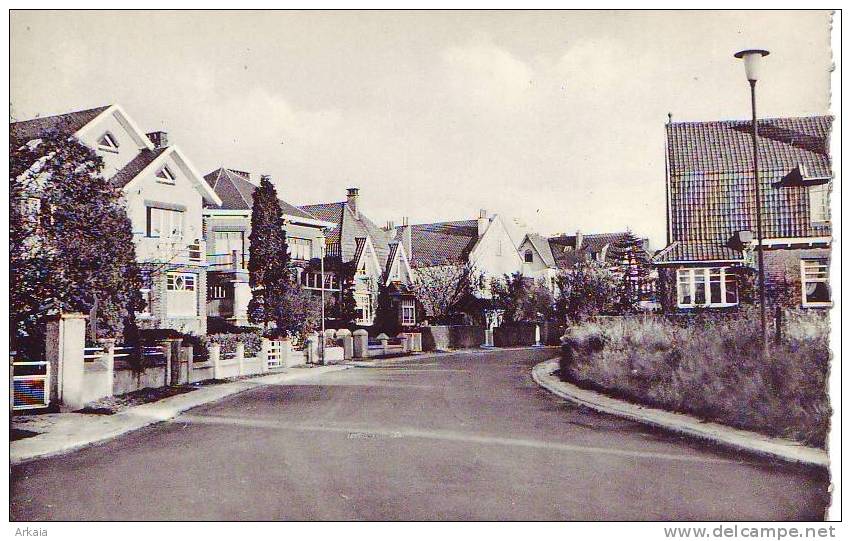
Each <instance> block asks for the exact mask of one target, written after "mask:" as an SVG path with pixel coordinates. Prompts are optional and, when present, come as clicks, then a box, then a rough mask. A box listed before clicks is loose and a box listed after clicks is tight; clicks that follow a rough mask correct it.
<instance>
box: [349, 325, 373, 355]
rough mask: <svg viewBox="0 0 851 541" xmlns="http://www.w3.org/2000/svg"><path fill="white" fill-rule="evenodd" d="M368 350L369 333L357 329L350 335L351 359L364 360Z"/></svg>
mask: <svg viewBox="0 0 851 541" xmlns="http://www.w3.org/2000/svg"><path fill="white" fill-rule="evenodd" d="M368 348H369V333H368V332H366V331H365V330H363V329H358V330H356V331H355V332H353V333H352V357H353V358H355V359H365V358H366V357H367V350H368Z"/></svg>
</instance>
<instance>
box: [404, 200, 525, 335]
mask: <svg viewBox="0 0 851 541" xmlns="http://www.w3.org/2000/svg"><path fill="white" fill-rule="evenodd" d="M396 238H397V239H399V240H400V241H401V244H402V246H403V248H404V249H405V253H406V254H410V256H409V257H410V265H411V268H412V270H413V276H414V277H413V279H414V280H417V274H418V273H419V274H422V270H423V269H426V268H430V267H440V266H446V265H466V264H470V265H471V266H472V267H473V268H474V269H475V270H476V271H477V272H478V273H479V274H480V275H481V276H482V277H483V278H484V285H483V287H481V288H479V289H478V291H476V297H477V299H478V300H479V301H480V302H478V303H477V306H478V308H476V309H473V310H469V313H468V314H467V315H468V317H469V318H470V319H471V320H473V321H478V322H482V321H486V322H487V323H488V325H491V326H494V325H496V324H497V318H496V314H495V311H494V310H493V309H492V308H491V307H490V303H489V299H490V298H491V293H490V283H491V280H492V279H494V278H502V277H503V276H504V275H506V274H509V275H510V274H514V273H517V272H522V270H523V261H522V259H521V258H520V254H519V253H518V251H517V246H516V244H515V242H514V241H513V240H512V238H511V236H510V234H509V232H508V229H507V228H506V226H505V224H504V223H503V221H502V218H500V216H499V215H498V214H494V215H492V216H490V217H489V216H488V213H487V211H485V210H482V211H480V212H479V216H478V217H477V218H476V219H473V220H461V221H452V222H438V223H431V224H416V225H407V224H406V223H403V225H402V226H400V227H397V228H396Z"/></svg>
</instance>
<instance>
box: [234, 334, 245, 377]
mask: <svg viewBox="0 0 851 541" xmlns="http://www.w3.org/2000/svg"><path fill="white" fill-rule="evenodd" d="M236 362H237V364H238V365H239V375H240V376H242V375H244V374H245V344H243V343H242V342H237V343H236Z"/></svg>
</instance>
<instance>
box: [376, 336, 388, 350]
mask: <svg viewBox="0 0 851 541" xmlns="http://www.w3.org/2000/svg"><path fill="white" fill-rule="evenodd" d="M376 338H377V339H378V341H379V342H381V349H382V353H383V354H384V355H387V342H388V341H389V340H390V337H389V336H387V335H386V334H384V333H381V334H379V335H378V336H376Z"/></svg>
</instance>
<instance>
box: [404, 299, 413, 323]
mask: <svg viewBox="0 0 851 541" xmlns="http://www.w3.org/2000/svg"><path fill="white" fill-rule="evenodd" d="M401 312H402V325H406V326H411V325H415V324H416V323H417V309H416V304H415V301H414V299H402V303H401Z"/></svg>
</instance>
